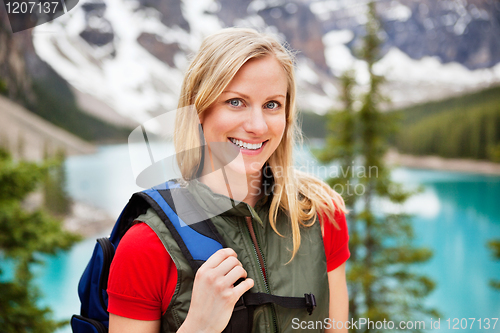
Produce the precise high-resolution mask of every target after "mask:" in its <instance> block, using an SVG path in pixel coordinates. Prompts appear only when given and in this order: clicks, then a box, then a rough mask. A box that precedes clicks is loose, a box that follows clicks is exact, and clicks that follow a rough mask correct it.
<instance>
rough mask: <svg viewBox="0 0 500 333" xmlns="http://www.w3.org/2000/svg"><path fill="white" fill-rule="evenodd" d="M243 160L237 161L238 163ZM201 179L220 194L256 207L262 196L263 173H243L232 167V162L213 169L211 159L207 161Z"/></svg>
mask: <svg viewBox="0 0 500 333" xmlns="http://www.w3.org/2000/svg"><path fill="white" fill-rule="evenodd" d="M238 162H241V161H236V162H235V163H238ZM200 181H201V182H202V183H203V184H205V185H207V186H208V187H210V189H211V190H212V191H213V192H215V193H218V194H222V195H225V196H228V197H230V198H231V199H233V200H236V201H243V202H245V203H247V204H249V205H250V206H252V207H254V206H255V204H256V203H257V201H258V200H259V199H260V198H261V197H262V195H263V190H262V173H261V172H259V173H257V174H254V175H248V174H241V173H238V172H236V171H234V169H233V168H231V163H230V164H229V165H227V166H224V167H222V168H220V169H218V170H216V171H213V169H212V167H211V163H210V161H205V163H204V168H203V172H202V176H201V177H200Z"/></svg>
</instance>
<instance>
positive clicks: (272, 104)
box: [265, 101, 280, 109]
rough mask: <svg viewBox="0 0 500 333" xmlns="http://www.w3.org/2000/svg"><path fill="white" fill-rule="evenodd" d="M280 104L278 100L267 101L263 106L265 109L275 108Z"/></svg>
mask: <svg viewBox="0 0 500 333" xmlns="http://www.w3.org/2000/svg"><path fill="white" fill-rule="evenodd" d="M279 106H280V104H279V103H278V102H274V101H272V102H267V103H266V105H265V107H266V109H277V108H278V107H279Z"/></svg>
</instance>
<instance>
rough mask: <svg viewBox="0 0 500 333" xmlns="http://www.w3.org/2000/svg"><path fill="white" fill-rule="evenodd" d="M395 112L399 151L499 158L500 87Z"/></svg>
mask: <svg viewBox="0 0 500 333" xmlns="http://www.w3.org/2000/svg"><path fill="white" fill-rule="evenodd" d="M396 112H398V113H399V114H400V117H401V122H402V124H401V131H400V132H399V133H398V135H397V136H396V139H395V145H396V147H397V148H398V150H399V151H400V152H403V153H409V154H414V155H439V156H443V157H455V158H473V159H483V160H490V161H495V162H500V87H494V88H489V89H486V90H483V91H479V92H476V93H473V94H467V95H464V96H460V97H455V98H450V99H446V100H443V101H439V102H429V103H425V104H421V105H416V106H413V107H410V108H406V109H402V110H398V111H396Z"/></svg>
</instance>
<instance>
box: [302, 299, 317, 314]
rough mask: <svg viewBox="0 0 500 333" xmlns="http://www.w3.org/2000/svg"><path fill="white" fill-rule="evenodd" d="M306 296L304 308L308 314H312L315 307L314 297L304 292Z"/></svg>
mask: <svg viewBox="0 0 500 333" xmlns="http://www.w3.org/2000/svg"><path fill="white" fill-rule="evenodd" d="M304 297H305V298H306V309H307V312H308V313H309V315H312V313H313V311H314V309H315V308H316V297H314V294H304Z"/></svg>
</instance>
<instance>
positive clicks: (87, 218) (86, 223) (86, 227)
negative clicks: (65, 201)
mask: <svg viewBox="0 0 500 333" xmlns="http://www.w3.org/2000/svg"><path fill="white" fill-rule="evenodd" d="M115 222H116V218H113V217H111V216H110V215H109V214H108V213H107V212H106V211H104V210H103V209H101V208H97V207H95V206H92V205H89V204H87V203H84V202H81V201H73V203H72V206H71V213H70V214H69V215H68V216H66V217H65V218H63V226H64V229H66V230H68V231H71V232H74V233H77V234H79V235H81V236H82V237H84V238H91V237H94V236H96V235H99V234H102V233H103V232H105V231H107V230H109V231H111V228H112V227H113V226H114V224H115Z"/></svg>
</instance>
